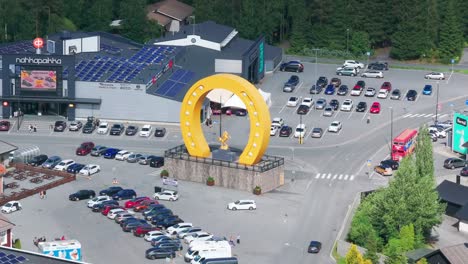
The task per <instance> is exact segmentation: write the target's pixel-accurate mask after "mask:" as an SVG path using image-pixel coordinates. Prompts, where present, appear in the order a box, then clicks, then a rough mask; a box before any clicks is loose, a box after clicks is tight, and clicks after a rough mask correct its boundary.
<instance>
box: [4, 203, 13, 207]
mask: <svg viewBox="0 0 468 264" xmlns="http://www.w3.org/2000/svg"><path fill="white" fill-rule="evenodd" d="M12 205H13V204H11V203H7V204H5V205H4V206H5V207H11V206H12Z"/></svg>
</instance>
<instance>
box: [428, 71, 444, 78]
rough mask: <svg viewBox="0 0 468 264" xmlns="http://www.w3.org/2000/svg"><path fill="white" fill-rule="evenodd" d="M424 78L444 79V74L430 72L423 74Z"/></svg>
mask: <svg viewBox="0 0 468 264" xmlns="http://www.w3.org/2000/svg"><path fill="white" fill-rule="evenodd" d="M424 78H425V79H431V80H445V75H444V74H443V73H442V72H431V73H428V74H426V75H425V76H424Z"/></svg>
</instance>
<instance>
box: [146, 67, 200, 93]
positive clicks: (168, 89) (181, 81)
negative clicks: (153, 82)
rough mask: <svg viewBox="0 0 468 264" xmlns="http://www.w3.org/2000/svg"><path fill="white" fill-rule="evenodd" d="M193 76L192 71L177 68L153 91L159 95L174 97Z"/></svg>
mask: <svg viewBox="0 0 468 264" xmlns="http://www.w3.org/2000/svg"><path fill="white" fill-rule="evenodd" d="M194 76H195V73H194V72H191V71H187V70H183V69H178V70H177V71H176V72H174V73H173V74H172V75H171V76H170V77H169V80H167V81H165V82H164V83H163V84H162V85H161V86H160V87H159V88H158V89H157V90H156V91H155V92H154V93H155V94H156V95H159V96H164V97H169V98H174V97H175V96H176V95H177V94H178V93H179V92H180V91H181V90H182V89H184V87H186V86H187V83H189V82H190V80H191V79H192V78H193V77H194Z"/></svg>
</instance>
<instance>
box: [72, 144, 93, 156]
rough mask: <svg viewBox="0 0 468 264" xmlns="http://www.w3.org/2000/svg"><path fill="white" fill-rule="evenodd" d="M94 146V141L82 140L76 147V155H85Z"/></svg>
mask: <svg viewBox="0 0 468 264" xmlns="http://www.w3.org/2000/svg"><path fill="white" fill-rule="evenodd" d="M93 148H94V143H93V142H83V143H81V145H80V146H79V147H78V148H77V149H76V155H78V156H86V155H88V154H89V153H91V151H92V150H93Z"/></svg>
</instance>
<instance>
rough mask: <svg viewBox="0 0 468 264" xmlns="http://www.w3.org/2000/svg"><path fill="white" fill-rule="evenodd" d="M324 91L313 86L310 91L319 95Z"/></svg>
mask: <svg viewBox="0 0 468 264" xmlns="http://www.w3.org/2000/svg"><path fill="white" fill-rule="evenodd" d="M322 90H323V87H322V86H320V85H312V87H311V88H310V90H309V93H310V94H319V93H321V92H322Z"/></svg>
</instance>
